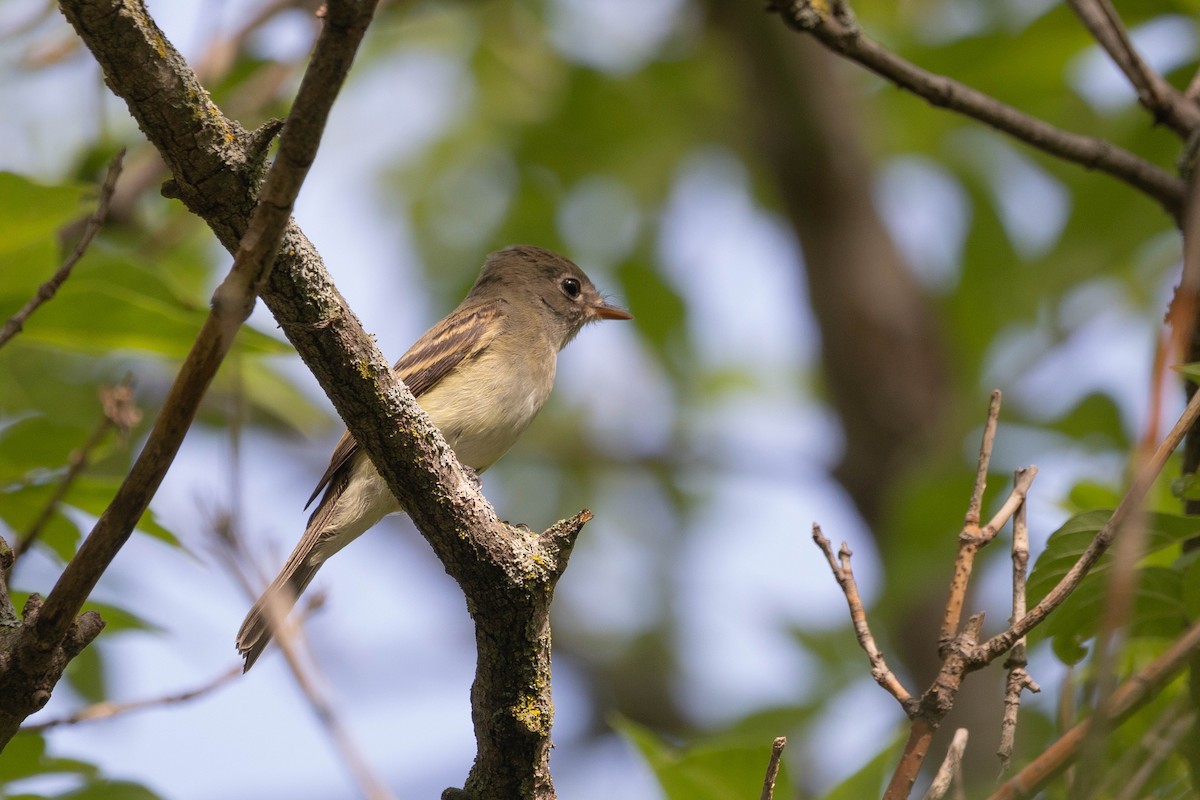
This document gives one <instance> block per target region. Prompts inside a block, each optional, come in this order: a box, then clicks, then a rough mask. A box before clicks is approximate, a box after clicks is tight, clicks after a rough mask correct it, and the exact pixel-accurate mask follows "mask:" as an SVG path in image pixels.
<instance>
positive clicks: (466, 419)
mask: <svg viewBox="0 0 1200 800" xmlns="http://www.w3.org/2000/svg"><path fill="white" fill-rule="evenodd" d="M508 338H510V337H501V339H497V341H496V342H493V344H492V345H491V346H490V347H488V349H487V350H486V351H484V352H483V353H482V354H481V355H480V356H479V357H478V358H476V359H473V360H472V361H470V362H467V363H464V364H462V365H460V366H459V367H457V368H455V369H454V370H453V371H452V372H451V373H450V374H449V375H447V376H446V377H445V378H443V379H442V380H441V381H439V382H438V384H437V385H436V386H434V387H433V388H432V389H430V390H429V391H428V392H426V393H425V394H423V395H421V397H419V398H418V399H417V402H419V403H420V404H421V407H422V408H424V409H425V412H426V413H427V414H429V416H430V418H431V419H432V420H433V422H434V424H435V425H437V427H438V429H439V430H440V431H441V432H442V435H443V436H445V437H446V442H447V443H448V444H449V445H450V447H451V449H453V450H454V453H455V455H457V456H458V460H459V461H461V462H462V463H463V464H466V465H467V466H469V467H471V468H472V469H474V470H475V471H476V472H483V471H484V470H485V469H487V468H488V467H490V466H491V465H492V464H494V463H496V461H497V460H498V459H499V458H500V456H502V455H504V454H505V453H506V452H507V451H508V449H509V448H510V447H512V446H513V444H514V443H516V441H517V439H518V438H520V436H521V434H522V433H524V432H525V429H526V428H528V427H529V423H531V422H532V421H533V418H534V417H535V416H537V413H538V412H539V411H540V410H541V409H542V406H543V405H544V404H545V402H546V398H548V397H549V396H550V389H551V388H552V387H553V384H554V372H555V368H556V361H557V352H556V351H555V350H554V349H553V348H551V347H547V346H530V343H528V342H516V343H509V342H507V341H502V339H508ZM506 345H508V346H506ZM512 345H516V346H512Z"/></svg>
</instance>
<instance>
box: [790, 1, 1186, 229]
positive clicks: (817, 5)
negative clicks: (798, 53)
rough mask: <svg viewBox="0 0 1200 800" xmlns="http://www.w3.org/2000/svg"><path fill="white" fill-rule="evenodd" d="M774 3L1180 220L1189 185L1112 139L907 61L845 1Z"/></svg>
mask: <svg viewBox="0 0 1200 800" xmlns="http://www.w3.org/2000/svg"><path fill="white" fill-rule="evenodd" d="M771 8H772V10H774V11H777V12H779V14H780V15H782V17H783V19H784V21H785V22H786V23H787V24H788V25H789V26H791V27H792V28H795V29H796V30H799V31H803V32H805V33H809V34H811V35H813V36H814V37H816V38H817V39H818V40H819V41H820V42H821V43H822V44H824V45H825V46H826V47H828V48H829V49H830V50H832V51H834V52H835V53H837V54H839V55H841V56H844V57H845V58H848V59H850V60H851V61H855V62H857V63H858V64H860V65H862V66H863V67H866V68H867V69H869V70H870V71H872V72H874V73H875V74H876V75H879V76H880V77H882V78H884V79H885V80H888V81H891V82H892V83H894V84H896V86H898V87H900V88H901V89H905V90H907V91H910V92H912V93H913V94H915V95H917V96H918V97H921V98H924V99H925V100H926V101H927V102H928V103H930V104H931V105H934V106H937V107H939V108H946V109H949V110H951V111H954V112H957V113H959V114H962V115H964V116H967V117H970V118H972V119H975V120H977V121H979V122H982V123H984V124H986V125H990V126H991V127H993V128H995V129H996V130H998V131H1001V132H1002V133H1006V134H1008V135H1009V136H1012V137H1013V138H1014V139H1018V140H1019V141H1022V142H1024V143H1025V144H1027V145H1029V146H1031V147H1034V148H1036V149H1038V150H1041V151H1042V152H1044V153H1048V154H1049V155H1052V156H1055V157H1057V158H1061V159H1063V160H1065V161H1070V162H1072V163H1075V164H1079V165H1080V166H1082V167H1085V168H1088V169H1097V170H1100V171H1101V172H1105V173H1107V174H1109V175H1111V176H1113V177H1114V178H1117V179H1119V180H1122V181H1124V182H1125V183H1127V184H1129V185H1130V186H1132V187H1134V188H1135V189H1138V190H1139V191H1141V192H1143V193H1144V194H1146V195H1149V196H1150V197H1152V198H1153V199H1155V200H1157V201H1158V202H1159V204H1160V205H1162V207H1163V208H1164V209H1166V211H1167V213H1169V214H1170V215H1171V216H1172V217H1173V218H1175V219H1179V217H1180V215H1181V214H1182V212H1183V204H1184V195H1185V194H1186V191H1187V190H1186V187H1185V185H1184V182H1183V181H1182V180H1180V179H1179V178H1177V177H1175V176H1174V175H1171V174H1170V173H1168V172H1166V171H1165V170H1163V169H1160V168H1159V167H1157V166H1155V165H1154V164H1151V163H1150V162H1148V161H1146V160H1144V159H1142V158H1139V157H1138V156H1136V155H1134V154H1133V153H1131V152H1129V151H1128V150H1124V149H1122V148H1120V147H1117V146H1116V145H1114V144H1112V143H1111V142H1109V141H1106V140H1104V139H1097V138H1095V137H1092V136H1083V135H1080V134H1077V133H1071V132H1069V131H1064V130H1062V129H1061V128H1056V127H1054V126H1053V125H1051V124H1050V123H1048V122H1046V121H1045V120H1042V119H1039V118H1037V117H1034V116H1031V115H1029V114H1026V113H1025V112H1023V111H1019V110H1017V109H1016V108H1013V107H1012V106H1010V105H1007V104H1005V103H1002V102H1000V101H999V100H997V99H996V98H994V97H991V96H990V95H987V94H984V93H983V92H980V91H979V90H977V89H973V88H971V87H970V86H967V85H965V84H962V83H959V82H958V81H956V80H953V79H952V78H948V77H946V76H944V75H937V74H935V73H932V72H928V71H926V70H923V69H921V68H920V67H918V66H916V65H915V64H913V63H912V62H910V61H906V60H905V59H903V58H901V57H900V56H898V55H896V54H895V53H893V52H891V51H890V50H888V49H887V48H885V47H883V46H882V45H880V44H879V43H878V42H876V41H874V40H872V39H870V38H868V37H867V36H866V35H865V34H864V33H863V32H862V29H861V28H860V27H859V26H858V23H857V21H855V19H854V16H853V14H851V13H850V10H849V8H848V7H847V6H846V4H845V3H844V2H838V3H833V4H832V10H831V6H830V5H829V4H826V3H823V2H818V1H817V0H772V3H771Z"/></svg>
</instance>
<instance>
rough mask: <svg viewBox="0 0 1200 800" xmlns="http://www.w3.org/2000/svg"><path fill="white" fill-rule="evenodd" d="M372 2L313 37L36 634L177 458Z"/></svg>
mask: <svg viewBox="0 0 1200 800" xmlns="http://www.w3.org/2000/svg"><path fill="white" fill-rule="evenodd" d="M372 8H373V6H371V8H368V10H367V12H366V13H365V14H364V15H362V16H361V17H358V18H357V19H355V18H354V17H352V16H347V15H348V13H349V9H348V8H347V7H346V4H345V3H333V4H331V15H334V16H340V17H341V20H340V24H328V25H326V26H325V29H324V31H323V32H322V34H321V37H320V39H318V41H317V45H316V49H315V50H314V52H313V56H312V61H311V62H310V64H309V68H308V70H307V71H306V72H305V77H304V79H303V81H302V82H301V85H300V90H299V92H298V94H297V96H296V102H295V104H294V105H293V106H292V111H291V114H290V115H289V117H288V124H287V127H286V128H285V130H284V132H283V135H282V136H281V137H280V143H279V155H278V157H277V158H276V160H275V163H274V165H272V167H271V169H270V171H269V172H268V174H267V178H266V181H265V183H264V185H263V188H262V192H261V194H260V197H259V201H258V204H257V205H256V207H255V209H254V213H253V215H252V216H251V219H250V223H249V225H248V227H247V230H246V235H245V236H243V237H242V241H241V245H240V246H239V248H238V251H237V253H236V255H235V256H234V262H233V266H232V267H231V269H230V271H229V274H228V275H227V276H226V277H225V280H224V281H222V282H221V285H220V286H218V287H217V290H216V292H215V293H214V295H213V308H212V311H211V312H210V313H209V315H208V317H207V319H206V320H205V322H204V327H203V328H201V330H200V333H199V334H198V335H197V337H196V341H195V343H194V345H193V347H192V350H191V352H189V353H188V356H187V358H186V359H185V360H184V363H183V366H182V367H181V368H180V371H179V375H178V376H177V377H176V380H175V383H174V385H173V386H172V387H171V391H170V393H169V394H168V395H167V399H166V402H165V403H164V404H163V408H162V411H161V413H160V415H159V417H158V419H157V420H156V421H155V424H154V428H153V430H152V431H151V432H150V437H149V439H148V440H147V441H146V445H145V447H144V448H143V450H142V452H141V454H140V455H139V456H138V459H137V461H136V462H135V463H134V465H133V469H132V470H131V471H130V473H129V475H128V476H127V477H126V479H125V481H124V482H122V484H121V487H120V489H118V490H117V494H116V496H115V497H114V498H113V502H112V503H111V504H110V505H109V506H108V508H107V509H105V511H104V513H103V514H102V515H101V516H100V519H99V521H97V523H96V525H95V527H94V528H93V529H92V532H91V533H90V534H89V535H88V537H87V538H86V539H85V540H84V542H83V544H82V545H81V546H80V548H79V551H78V552H77V553H76V555H75V557H74V558H73V559H71V561H70V563H68V564H67V567H66V569H65V570H64V571H63V574H62V576H61V577H60V578H59V580H58V583H57V584H55V587H54V589H53V590H52V591H51V593H50V595H49V597H47V599H46V603H45V607H44V608H43V610H42V614H41V615H40V617H39V620H38V623H39V624H38V626H37V629H36V633H35V636H36V638H37V639H38V640H39V641H41V642H53V641H57V640H58V639H60V638H61V637H62V635H63V633H64V631H65V630H66V626H67V625H69V624H70V621H71V619H72V618H73V617H74V616H75V614H77V613H78V612H79V609H80V607H82V605H83V602H84V600H86V599H87V596H88V594H90V593H91V590H92V588H93V587H94V586H95V585H96V582H97V581H98V580H99V579H100V576H101V575H102V574H103V573H104V570H105V569H107V567H108V564H109V563H110V562H111V561H112V559H113V557H114V556H116V554H117V551H118V550H120V548H121V546H122V545H124V543H125V541H126V540H127V539H128V538H129V534H130V532H131V531H132V530H133V526H134V525H135V524H136V523H137V520H138V519H139V518H140V517H141V515H142V513H143V512H145V510H146V507H147V506H148V505H149V503H150V498H151V497H152V496H153V495H154V492H155V491H156V490H157V489H158V485H159V484H160V483H161V482H162V478H163V476H164V475H165V474H166V471H167V468H168V467H169V466H170V464H171V462H172V461H173V460H174V458H175V454H176V452H178V450H179V445H180V444H181V443H182V441H183V437H184V435H185V434H186V433H187V430H188V428H189V427H190V426H191V421H192V419H193V418H194V416H195V414H196V410H197V408H198V407H199V405H200V400H201V398H202V397H203V396H204V393H205V390H206V389H207V388H208V385H209V383H210V382H211V381H212V378H213V376H214V375H215V374H216V371H217V368H218V367H219V366H220V364H221V361H222V360H224V357H225V354H226V353H228V352H229V348H230V347H231V346H232V344H233V338H234V336H235V334H236V333H237V329H238V328H239V327H240V326H241V324H242V322H243V321H244V320H245V319H246V318H247V317H248V316H249V315H250V312H251V310H252V309H253V308H254V301H255V298H256V296H257V294H258V291H259V289H260V288H261V286H262V285H263V283H264V282H265V281H266V279H267V277H268V276H269V274H270V271H271V267H272V265H273V263H274V259H275V253H276V252H277V251H278V249H279V243H280V241H281V239H282V237H283V232H284V229H285V228H286V226H287V224H288V221H289V220H290V212H291V207H292V204H293V203H294V202H295V197H296V195H297V194H298V193H299V191H300V185H301V184H302V183H303V180H304V177H305V176H306V175H307V173H308V168H309V166H310V165H311V164H312V161H313V159H314V157H315V155H316V150H317V145H318V144H319V143H320V135H321V132H322V130H323V129H324V123H325V120H326V118H327V117H328V113H329V108H330V106H331V105H332V104H333V100H334V98H335V97H336V96H337V92H338V90H339V89H340V88H341V83H342V80H343V79H344V76H345V74H346V72H347V71H348V70H349V67H350V60H351V58H352V57H353V53H354V51H355V49H356V48H357V46H358V42H359V41H361V38H362V34H363V32H364V31H365V29H366V25H367V23H369V21H370V18H371V13H370V11H371V9H372ZM64 9H65V10H67V12H68V16H71V8H70V7H69V6H68V5H66V4H64ZM335 9H341V11H340V12H336V11H335ZM356 13H357V12H356ZM72 21H73V22H74V21H76V19H72ZM164 41H165V39H164Z"/></svg>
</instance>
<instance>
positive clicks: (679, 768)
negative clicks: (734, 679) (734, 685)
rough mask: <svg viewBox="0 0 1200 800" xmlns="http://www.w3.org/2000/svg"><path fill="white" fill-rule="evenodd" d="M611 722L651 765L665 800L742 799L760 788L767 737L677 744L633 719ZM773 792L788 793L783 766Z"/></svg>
mask: <svg viewBox="0 0 1200 800" xmlns="http://www.w3.org/2000/svg"><path fill="white" fill-rule="evenodd" d="M614 727H615V728H616V729H617V731H618V732H619V733H620V734H621V735H622V736H624V737H625V739H627V740H628V741H629V742H631V743H633V745H634V746H635V747H637V749H638V752H640V753H641V754H642V757H643V758H644V759H645V760H646V763H647V764H649V765H650V768H651V769H652V770H653V771H654V775H655V777H656V778H657V779H658V782H659V785H660V786H661V787H662V790H663V792H664V793H665V794H666V796H667V798H668V799H669V800H741V798H746V797H757V796H758V795H759V794H760V793H761V791H762V783H763V778H764V777H765V775H766V771H767V762H768V761H769V760H770V757H771V740H770V739H769V738H766V737H762V738H759V737H754V739H753V740H751V739H749V738H748V737H744V736H741V737H721V738H719V739H714V740H712V741H708V742H698V743H693V744H692V745H690V746H688V747H686V748H679V747H676V746H674V745H672V744H670V743H668V742H666V741H665V740H663V739H662V738H661V737H659V736H658V734H656V733H654V732H653V731H651V730H650V729H649V728H646V727H644V726H642V725H639V724H638V723H636V722H634V721H632V720H630V719H627V718H620V719H618V720H616V721H615V722H614ZM775 796H776V797H791V796H792V789H791V783H790V781H789V780H788V778H787V767H786V765H784V766H783V767H781V768H780V771H779V778H778V780H777V781H776V783H775Z"/></svg>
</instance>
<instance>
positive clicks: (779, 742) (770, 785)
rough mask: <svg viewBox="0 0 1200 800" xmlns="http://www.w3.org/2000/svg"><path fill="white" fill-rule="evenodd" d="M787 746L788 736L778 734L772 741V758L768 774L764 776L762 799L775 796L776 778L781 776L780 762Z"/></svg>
mask: <svg viewBox="0 0 1200 800" xmlns="http://www.w3.org/2000/svg"><path fill="white" fill-rule="evenodd" d="M785 747H787V737H786V736H777V737H775V741H773V742H771V759H770V761H768V762H767V775H766V777H765V778H763V788H762V794H761V795H759V797H760V798H761V800H772V798H773V797H775V780H776V778H778V777H779V764H780V760H781V759H782V758H783V748H785Z"/></svg>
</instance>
